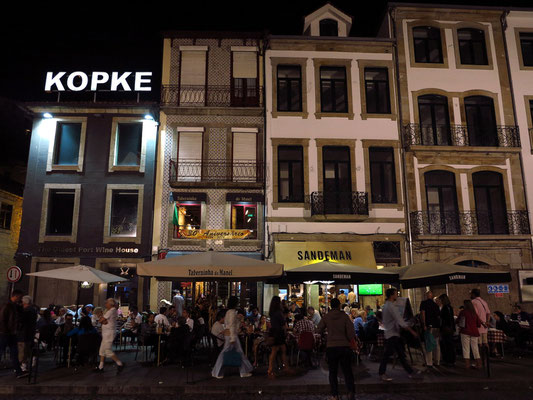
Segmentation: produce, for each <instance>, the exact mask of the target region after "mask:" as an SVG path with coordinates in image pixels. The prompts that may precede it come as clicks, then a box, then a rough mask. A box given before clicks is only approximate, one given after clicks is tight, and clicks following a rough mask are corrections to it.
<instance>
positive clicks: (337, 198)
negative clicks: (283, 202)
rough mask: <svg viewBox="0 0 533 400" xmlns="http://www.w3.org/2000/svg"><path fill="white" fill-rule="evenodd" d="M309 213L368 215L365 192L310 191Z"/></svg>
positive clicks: (366, 194)
mask: <svg viewBox="0 0 533 400" xmlns="http://www.w3.org/2000/svg"><path fill="white" fill-rule="evenodd" d="M309 203H310V204H311V215H329V214H345V215H368V193H366V192H312V193H311V194H310V195H309Z"/></svg>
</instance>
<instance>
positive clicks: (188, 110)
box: [151, 32, 265, 304]
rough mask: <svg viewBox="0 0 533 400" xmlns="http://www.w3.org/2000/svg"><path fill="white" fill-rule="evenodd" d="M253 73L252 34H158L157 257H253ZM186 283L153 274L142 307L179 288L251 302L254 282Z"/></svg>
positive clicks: (257, 56) (258, 88) (259, 73)
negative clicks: (221, 253)
mask: <svg viewBox="0 0 533 400" xmlns="http://www.w3.org/2000/svg"><path fill="white" fill-rule="evenodd" d="M262 77H263V41H262V39H261V35H260V34H255V33H238V32H217V33H209V32H167V33H165V34H164V52H163V74H162V87H161V117H160V118H161V128H162V136H161V141H160V143H159V147H158V166H157V182H158V185H157V187H156V200H155V211H154V215H155V218H154V238H153V242H154V246H157V248H158V252H159V254H160V258H161V257H173V256H177V255H183V254H188V253H192V252H199V251H207V250H211V249H212V250H215V251H226V252H231V253H235V254H239V255H244V256H249V257H253V258H259V259H261V258H263V242H264V239H263V238H264V220H265V219H264V213H265V209H264V178H265V175H264V155H263V152H264V140H265V139H264V108H263V103H264V101H263V80H262ZM172 285H174V287H172ZM187 285H189V286H187ZM190 285H191V284H190V283H187V282H183V283H180V282H174V283H171V282H162V281H159V282H158V281H156V280H155V279H154V280H153V281H152V285H151V298H152V303H159V301H160V300H161V299H163V298H165V299H168V298H169V297H170V296H171V289H176V288H181V289H183V290H184V292H185V295H186V297H187V298H189V299H190V298H191V297H192V295H193V291H196V293H203V294H206V293H207V292H208V291H212V292H213V293H217V294H218V295H219V296H220V297H227V295H228V293H231V294H236V295H239V296H241V298H242V299H245V298H247V299H249V300H248V301H250V302H251V303H254V304H257V303H256V301H257V284H256V283H250V284H249V285H246V284H245V283H242V284H239V283H231V284H229V285H228V284H225V283H224V284H223V283H203V282H198V283H196V286H195V287H194V290H193V288H192V287H191V286H190Z"/></svg>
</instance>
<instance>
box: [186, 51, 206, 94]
mask: <svg viewBox="0 0 533 400" xmlns="http://www.w3.org/2000/svg"><path fill="white" fill-rule="evenodd" d="M205 61H206V52H205V51H190V50H186V51H182V53H181V81H180V82H181V85H182V86H186V85H199V86H203V85H205Z"/></svg>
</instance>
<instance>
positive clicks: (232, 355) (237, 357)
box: [222, 348, 242, 367]
mask: <svg viewBox="0 0 533 400" xmlns="http://www.w3.org/2000/svg"><path fill="white" fill-rule="evenodd" d="M241 364H242V356H241V353H239V352H238V351H237V350H235V349H234V348H230V349H228V350H227V351H225V352H224V359H223V362H222V365H223V366H225V367H240V366H241Z"/></svg>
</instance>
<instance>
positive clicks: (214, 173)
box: [169, 159, 264, 188]
mask: <svg viewBox="0 0 533 400" xmlns="http://www.w3.org/2000/svg"><path fill="white" fill-rule="evenodd" d="M169 167H170V171H169V184H170V186H173V187H175V186H178V187H206V186H210V187H254V188H255V187H259V188H260V187H262V185H263V177H264V164H263V163H261V162H258V161H256V160H239V161H232V160H174V159H173V160H170V166H169Z"/></svg>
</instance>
